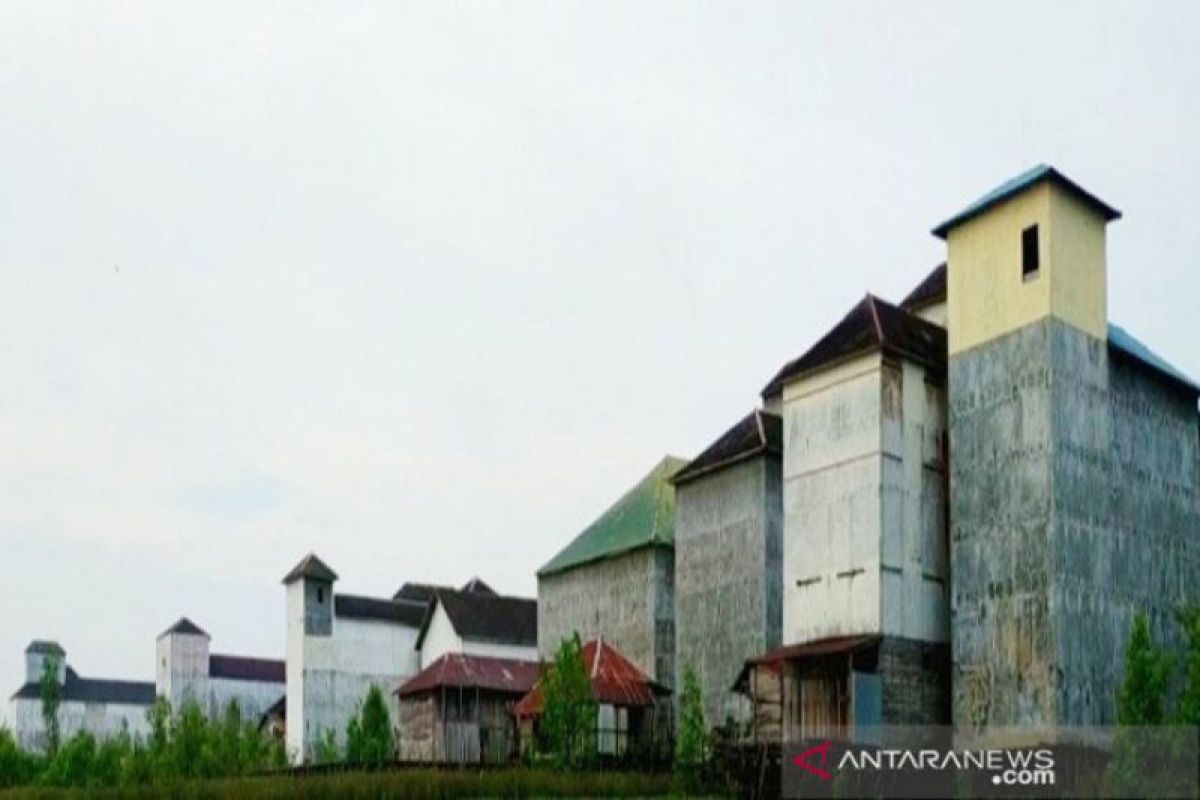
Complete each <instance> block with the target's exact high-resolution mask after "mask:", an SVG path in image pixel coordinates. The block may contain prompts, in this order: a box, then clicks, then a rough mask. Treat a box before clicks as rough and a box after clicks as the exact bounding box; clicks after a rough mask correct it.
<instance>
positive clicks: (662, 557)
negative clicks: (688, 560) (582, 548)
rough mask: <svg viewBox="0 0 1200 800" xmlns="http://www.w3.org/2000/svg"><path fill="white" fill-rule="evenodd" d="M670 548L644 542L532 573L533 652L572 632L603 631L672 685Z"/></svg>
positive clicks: (590, 634)
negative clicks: (535, 576) (606, 556)
mask: <svg viewBox="0 0 1200 800" xmlns="http://www.w3.org/2000/svg"><path fill="white" fill-rule="evenodd" d="M673 567H674V552H673V551H672V550H671V549H670V548H666V547H644V548H641V549H639V550H635V551H633V552H631V553H625V554H623V555H620V556H616V557H615V558H609V559H604V560H601V561H595V562H592V563H590V564H585V565H583V566H580V567H576V568H575V569H572V570H567V571H566V572H561V573H557V574H554V575H548V576H544V577H539V578H538V652H539V653H540V654H541V657H542V658H544V659H552V658H553V657H554V652H555V651H556V650H557V649H558V646H559V643H560V642H561V641H562V640H563V639H565V638H567V637H569V636H571V635H572V634H573V633H575V632H578V633H579V635H580V637H581V638H582V639H583V641H587V640H588V639H592V638H596V637H598V636H603V637H604V638H605V640H607V641H609V642H611V643H612V644H613V646H615V647H616V648H617V649H618V650H620V651H621V653H623V654H624V655H625V657H626V658H628V659H629V660H630V661H632V662H633V663H634V664H635V665H637V667H638V668H639V669H641V670H642V671H643V672H645V673H646V674H647V675H649V676H651V677H653V678H654V679H655V680H657V681H659V682H661V683H663V684H665V685H667V686H671V685H673V684H674V650H675V628H674V624H675V611H674V594H673V585H674V569H673Z"/></svg>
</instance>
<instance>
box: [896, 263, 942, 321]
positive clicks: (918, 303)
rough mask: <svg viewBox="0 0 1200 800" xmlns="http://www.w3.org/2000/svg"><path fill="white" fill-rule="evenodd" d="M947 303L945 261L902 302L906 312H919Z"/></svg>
mask: <svg viewBox="0 0 1200 800" xmlns="http://www.w3.org/2000/svg"><path fill="white" fill-rule="evenodd" d="M945 301H946V262H945V261H943V262H942V263H941V264H938V265H937V266H936V267H934V268H933V271H932V272H930V273H929V274H928V275H926V276H925V277H924V278H923V279H922V280H921V282H920V283H918V284H917V287H916V288H915V289H913V290H912V291H911V292H909V293H908V294H907V295H906V296H905V298H904V299H903V300H901V301H900V307H901V308H903V309H904V310H905V311H917V310H919V309H922V308H924V307H925V306H931V305H933V304H934V303H944V302H945Z"/></svg>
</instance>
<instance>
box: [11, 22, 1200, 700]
mask: <svg viewBox="0 0 1200 800" xmlns="http://www.w3.org/2000/svg"><path fill="white" fill-rule="evenodd" d="M967 5H968V4H960V3H957V2H955V3H947V4H939V5H934V4H920V5H918V4H916V3H903V4H901V3H878V4H867V5H857V4H851V3H844V2H839V3H829V4H825V5H814V4H806V3H787V4H781V5H773V4H765V3H759V4H747V3H743V2H736V3H727V4H712V3H709V4H700V3H695V2H688V3H682V4H678V5H675V4H667V3H653V4H650V3H645V2H636V3H629V4H618V3H614V2H603V3H600V2H593V3H587V4H583V5H573V4H567V3H563V2H548V3H545V4H517V3H512V4H507V5H494V4H478V5H477V4H466V3H462V4H459V3H455V4H450V3H442V2H437V3H429V4H427V5H424V6H402V5H397V4H394V3H342V4H338V5H333V4H325V5H316V4H304V5H300V4H295V5H275V6H271V5H270V4H268V3H262V2H258V3H241V2H238V3H230V4H218V3H213V2H205V3H191V4H187V5H183V4H167V3H144V4H132V3H131V4H118V3H105V4H98V3H97V4H93V3H59V4H47V3H32V2H27V3H6V4H4V5H3V7H2V9H0V265H2V268H0V554H2V555H0V587H2V588H0V609H2V610H0V691H2V692H3V694H4V696H5V697H7V695H8V694H10V693H11V692H12V691H15V690H16V688H17V687H18V685H19V683H20V682H21V680H22V670H23V666H22V650H23V648H24V647H25V645H26V643H27V642H28V641H29V640H30V639H31V638H34V637H46V638H55V639H57V640H59V641H60V642H61V643H62V644H63V645H64V647H65V648H66V650H67V653H68V660H69V661H70V662H71V663H72V665H73V666H74V667H75V668H76V669H77V670H78V671H79V672H80V673H81V674H83V675H89V676H95V677H126V678H137V679H142V680H153V674H154V669H153V667H154V664H153V660H154V655H153V646H154V637H155V636H156V635H157V634H158V633H159V632H160V631H161V630H162V629H163V628H165V627H166V626H167V625H169V624H170V623H171V622H172V621H174V619H175V618H177V617H179V616H180V615H185V614H186V615H188V616H189V617H191V618H192V619H193V620H195V621H196V622H197V623H199V624H200V625H201V626H202V627H204V628H205V629H206V630H207V631H208V632H209V633H210V634H211V635H212V637H213V641H212V647H213V649H214V651H217V652H234V653H244V654H253V655H271V656H276V657H282V654H283V643H284V591H283V588H282V587H281V586H280V583H279V582H280V578H281V577H282V576H283V575H284V573H285V572H286V571H287V570H288V569H289V568H290V567H291V566H292V565H293V564H294V563H295V562H296V561H298V560H299V559H300V558H301V557H302V556H303V555H304V554H305V553H307V552H309V551H310V550H315V551H316V552H317V553H318V554H319V555H320V556H321V557H322V558H324V559H325V560H326V561H327V562H328V563H329V564H330V565H331V566H333V568H334V569H335V570H337V572H338V573H339V574H340V575H341V576H342V579H341V581H340V582H339V584H338V587H339V588H340V589H343V590H346V591H354V592H359V593H369V594H379V595H389V594H390V593H391V592H392V591H394V590H395V588H396V587H397V586H398V585H399V584H400V583H401V582H403V581H404V580H408V579H415V580H423V581H438V582H454V583H459V582H462V581H465V580H466V579H468V578H470V577H472V576H473V575H479V576H481V577H483V578H484V579H485V580H487V581H488V582H489V583H492V584H493V585H494V586H496V587H497V588H498V589H500V590H502V591H505V592H509V593H521V594H532V593H533V592H534V589H535V582H534V577H533V573H534V571H535V569H536V568H537V567H538V566H539V565H540V564H542V563H543V562H545V561H546V560H547V559H548V558H549V557H550V556H552V555H553V554H554V552H555V551H556V549H557V548H559V547H560V546H562V545H563V544H564V543H566V542H567V541H568V540H569V539H570V538H571V537H573V536H574V535H575V534H576V533H577V532H578V531H579V530H580V529H582V528H583V527H584V526H585V525H586V524H587V523H588V522H589V521H590V520H591V519H593V518H594V517H595V516H596V515H597V514H598V513H600V512H601V511H603V510H604V508H605V507H606V506H607V504H608V503H610V502H611V501H612V500H614V499H615V498H616V497H617V496H618V495H619V494H620V493H621V491H622V490H624V489H625V488H626V487H627V486H628V485H629V484H631V483H632V482H633V481H635V480H636V479H637V478H639V477H640V476H641V475H642V474H643V473H644V472H646V471H647V470H648V469H649V468H650V467H651V466H652V465H653V464H654V462H655V461H656V460H657V459H659V458H660V457H661V456H663V455H664V454H665V453H673V454H678V455H682V456H688V455H694V454H695V453H696V452H697V451H698V450H699V449H700V448H702V447H703V446H704V445H706V444H707V443H708V442H709V441H710V440H711V439H712V438H713V437H715V436H716V435H717V434H719V433H720V432H721V431H723V430H724V429H725V428H726V427H727V426H728V425H729V424H731V423H732V422H734V421H735V420H736V419H737V418H738V417H739V416H741V415H742V414H744V413H746V412H747V411H749V410H750V409H751V408H752V407H753V406H754V404H755V403H756V401H757V393H758V390H759V389H760V388H761V387H762V386H763V384H764V383H765V382H766V381H767V380H768V379H769V378H770V376H771V374H772V373H773V372H774V370H775V369H776V368H778V367H779V366H780V365H781V364H782V363H783V362H784V361H786V360H788V359H789V358H792V357H794V356H796V355H798V354H799V353H800V352H801V351H803V350H804V349H805V348H806V347H807V346H808V345H810V344H811V343H812V342H813V341H814V339H815V337H817V336H818V335H820V334H821V333H823V332H824V330H825V329H826V328H828V327H829V326H830V325H831V324H832V323H833V322H835V321H836V320H837V319H838V318H840V316H841V315H842V314H843V313H844V312H845V311H846V310H847V309H848V308H849V307H850V305H852V304H853V303H854V302H856V301H857V300H859V299H860V298H861V297H862V295H863V293H864V292H866V291H871V292H874V293H876V294H879V295H880V296H882V297H884V298H888V299H893V300H895V299H898V298H899V297H900V296H902V295H903V294H904V293H905V292H906V291H907V290H908V289H909V288H911V286H912V285H913V284H915V283H916V282H917V281H918V280H920V278H921V277H923V276H924V275H925V273H926V272H927V271H928V270H929V269H930V268H931V267H933V266H934V265H935V264H936V263H938V261H939V260H941V259H942V257H943V244H942V242H940V241H939V240H937V239H935V238H934V237H932V236H931V235H930V234H929V229H930V228H931V227H932V226H933V225H934V224H936V223H938V222H940V221H941V220H942V219H943V218H945V217H947V216H948V215H949V214H951V213H952V212H954V211H956V210H958V209H959V208H960V207H961V206H963V205H964V204H965V203H966V202H968V201H970V200H972V199H974V198H975V197H976V196H978V195H980V194H982V193H983V192H984V191H986V190H988V189H990V188H991V187H992V186H994V185H995V184H997V183H999V182H1000V181H1002V180H1003V179H1005V178H1008V177H1010V176H1011V175H1013V174H1015V173H1017V172H1020V171H1022V170H1024V169H1025V168H1027V167H1029V166H1031V165H1033V164H1035V163H1038V162H1043V161H1045V162H1049V163H1052V164H1054V165H1055V166H1057V167H1059V168H1060V169H1062V170H1063V171H1065V172H1066V173H1067V174H1068V175H1070V176H1071V177H1073V178H1075V179H1076V180H1078V181H1079V182H1080V183H1082V184H1083V185H1084V186H1085V187H1087V188H1088V189H1090V190H1092V191H1094V192H1095V193H1096V194H1097V195H1098V196H1099V197H1101V198H1103V199H1104V200H1106V201H1108V202H1110V203H1111V204H1113V205H1115V206H1116V207H1117V208H1119V209H1121V210H1122V211H1124V212H1125V218H1124V219H1122V220H1120V221H1119V222H1117V223H1115V224H1114V225H1112V226H1111V227H1110V229H1109V310H1110V316H1111V318H1112V319H1113V320H1114V321H1116V322H1119V323H1121V324H1123V325H1124V326H1126V327H1127V328H1128V329H1129V330H1130V331H1131V332H1133V333H1134V334H1135V335H1137V336H1139V337H1140V338H1142V339H1143V340H1144V341H1146V342H1147V343H1148V344H1150V345H1151V346H1152V347H1153V348H1154V349H1156V350H1157V351H1158V352H1159V353H1161V354H1162V355H1163V356H1165V357H1166V358H1168V359H1169V360H1171V361H1173V362H1174V363H1176V364H1177V365H1178V366H1179V367H1181V368H1182V369H1183V370H1185V371H1186V372H1188V373H1190V374H1191V375H1193V376H1197V375H1200V337H1198V336H1197V334H1196V325H1197V317H1198V312H1200V270H1198V269H1197V263H1196V261H1197V253H1200V225H1198V224H1197V222H1196V219H1197V215H1198V214H1200V199H1198V197H1200V195H1198V194H1197V191H1196V187H1197V186H1198V185H1200V146H1198V144H1197V143H1198V142H1200V117H1198V116H1197V114H1198V112H1197V109H1198V108H1200V49H1198V48H1197V47H1196V31H1197V30H1200V4H1195V3H1190V4H1178V5H1175V6H1169V5H1167V4H1155V6H1154V8H1151V7H1150V4H1142V3H1128V4H1121V5H1113V6H1109V7H1105V8H1102V7H1101V6H1100V5H1099V4H1097V3H1094V2H1087V3H1081V4H1078V5H1074V6H1071V5H1068V4H1066V3H1040V2H1039V3H1032V4H1029V5H1025V6H1022V5H1020V4H1018V3H1013V2H1006V3H1003V4H993V5H996V6H999V7H998V8H996V9H995V10H985V9H983V8H982V7H980V4H970V5H971V6H972V7H971V8H969V9H968V8H966V6H967ZM5 706H7V704H5ZM7 711H8V709H7V707H5V709H4V713H7Z"/></svg>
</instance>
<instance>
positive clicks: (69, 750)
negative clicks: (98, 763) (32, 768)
mask: <svg viewBox="0 0 1200 800" xmlns="http://www.w3.org/2000/svg"><path fill="white" fill-rule="evenodd" d="M95 760H96V738H95V737H94V736H92V735H91V734H90V733H88V732H87V731H80V732H79V733H77V734H75V735H74V736H72V737H71V739H70V740H69V741H68V742H67V743H66V744H64V745H63V746H62V747H61V748H59V749H58V751H57V752H56V753H55V754H54V756H53V758H51V759H50V763H49V765H48V766H47V768H46V772H45V773H44V774H43V775H42V780H43V782H44V783H46V784H48V785H50V786H86V785H87V783H88V779H89V778H90V777H91V775H92V769H93V766H94V762H95Z"/></svg>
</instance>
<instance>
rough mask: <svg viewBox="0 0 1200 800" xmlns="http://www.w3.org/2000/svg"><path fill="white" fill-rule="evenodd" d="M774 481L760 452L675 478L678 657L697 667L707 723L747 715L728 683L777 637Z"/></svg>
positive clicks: (779, 593)
mask: <svg viewBox="0 0 1200 800" xmlns="http://www.w3.org/2000/svg"><path fill="white" fill-rule="evenodd" d="M780 481H781V472H780V460H779V456H778V455H777V454H776V453H772V452H762V453H759V454H758V455H755V456H753V457H752V458H750V459H748V460H744V461H741V462H739V463H736V464H732V465H730V466H727V467H725V468H723V469H718V470H715V471H713V472H710V473H707V474H705V475H701V476H699V477H697V478H695V479H694V480H690V481H687V482H684V483H678V484H676V488H675V492H676V495H675V504H676V505H675V515H676V516H675V614H676V627H675V642H676V644H675V658H676V664H677V667H678V669H679V672H680V675H682V672H683V670H685V669H687V668H691V669H692V670H694V671H695V673H696V677H697V678H698V680H699V683H700V687H701V692H702V695H703V698H704V712H705V719H706V720H707V721H708V723H709V725H710V726H711V725H719V724H722V723H723V722H725V720H726V719H727V718H732V719H733V720H734V721H735V722H737V723H739V724H744V723H746V722H747V721H748V717H749V714H750V706H749V704H748V703H747V701H746V700H745V698H743V697H741V696H740V695H737V694H734V693H732V692H731V691H730V687H731V686H733V682H734V680H735V679H736V678H737V676H738V673H739V672H740V671H741V669H742V665H743V664H744V663H745V661H746V659H748V658H751V657H752V656H755V655H758V654H759V653H762V652H763V651H764V650H770V649H772V648H774V647H777V646H778V645H779V644H780V635H781V628H782V616H783V612H782V608H781V601H782V597H783V587H782V585H781V581H782V527H783V505H782V495H781V484H780ZM614 641H615V640H614ZM618 646H619V645H618Z"/></svg>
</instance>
